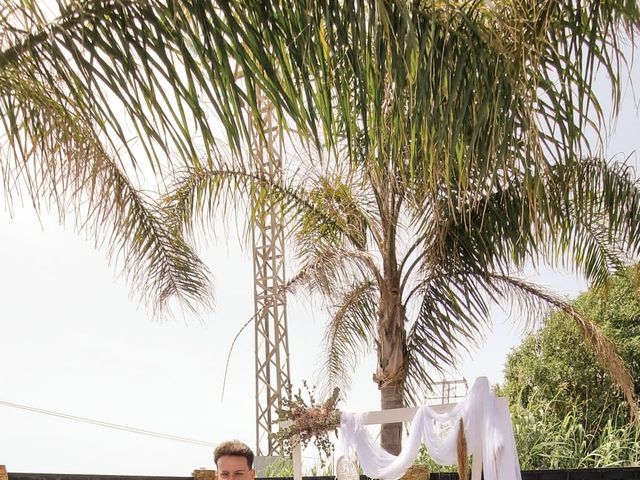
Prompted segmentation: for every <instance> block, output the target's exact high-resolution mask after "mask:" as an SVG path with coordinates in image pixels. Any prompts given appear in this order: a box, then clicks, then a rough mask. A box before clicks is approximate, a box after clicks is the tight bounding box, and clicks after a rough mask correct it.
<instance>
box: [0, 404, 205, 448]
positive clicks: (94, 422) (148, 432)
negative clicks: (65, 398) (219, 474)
mask: <svg viewBox="0 0 640 480" xmlns="http://www.w3.org/2000/svg"><path fill="white" fill-rule="evenodd" d="M0 405H2V406H5V407H12V408H18V409H20V410H27V411H29V412H35V413H40V414H42V415H50V416H52V417H58V418H64V419H66V420H74V421H76V422H83V423H89V424H91V425H97V426H99V427H105V428H112V429H114V430H121V431H124V432H129V433H137V434H139V435H147V436H149V437H155V438H164V439H165V440H173V441H174V442H183V443H190V444H192V445H199V446H201V447H215V446H216V444H215V443H211V442H205V441H203V440H196V439H193V438H187V437H180V436H178V435H171V434H168V433H159V432H153V431H151V430H143V429H141V428H135V427H128V426H126V425H118V424H117V423H109V422H103V421H101V420H94V419H92V418H85V417H78V416H76V415H69V414H67V413H60V412H54V411H51V410H43V409H41V408H35V407H30V406H29V405H21V404H19V403H11V402H4V401H2V400H0Z"/></svg>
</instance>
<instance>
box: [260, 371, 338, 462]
mask: <svg viewBox="0 0 640 480" xmlns="http://www.w3.org/2000/svg"><path fill="white" fill-rule="evenodd" d="M303 386H304V388H305V389H306V391H307V394H308V396H309V401H308V402H307V401H305V399H304V398H303V396H302V392H301V391H300V390H298V393H297V394H294V395H293V396H292V397H291V398H285V399H283V401H282V408H281V409H279V410H278V412H277V413H278V422H286V421H287V420H288V421H290V422H291V423H290V424H288V425H287V426H284V427H280V430H279V431H278V432H276V433H273V434H272V435H273V438H274V439H275V440H276V441H278V442H279V443H280V444H281V445H282V448H283V450H284V453H285V454H287V455H291V452H292V451H293V449H294V447H296V446H297V445H298V444H299V445H301V446H302V447H303V448H304V447H306V446H307V445H308V444H309V443H310V442H311V441H312V440H313V444H314V445H315V446H316V448H317V449H318V453H319V454H320V462H321V465H322V466H323V467H324V464H325V462H326V459H328V458H329V457H330V456H331V454H332V453H333V449H334V448H333V443H332V442H331V440H330V439H329V433H330V432H332V431H333V432H334V433H335V434H336V435H337V434H338V427H339V426H340V411H339V410H338V409H336V404H337V403H338V399H339V396H340V389H339V388H335V389H334V390H333V393H332V394H331V396H330V397H329V398H328V399H327V400H326V401H325V402H323V403H321V404H318V403H316V400H315V397H314V390H310V389H309V387H308V386H307V382H306V381H304V382H303Z"/></svg>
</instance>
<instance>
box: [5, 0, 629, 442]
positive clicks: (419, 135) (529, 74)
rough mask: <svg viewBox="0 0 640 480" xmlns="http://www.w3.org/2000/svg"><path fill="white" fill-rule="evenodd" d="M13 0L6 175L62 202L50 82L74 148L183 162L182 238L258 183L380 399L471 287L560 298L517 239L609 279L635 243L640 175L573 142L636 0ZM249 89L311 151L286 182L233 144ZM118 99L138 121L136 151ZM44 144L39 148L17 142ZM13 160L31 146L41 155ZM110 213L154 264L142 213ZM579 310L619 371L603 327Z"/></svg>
mask: <svg viewBox="0 0 640 480" xmlns="http://www.w3.org/2000/svg"><path fill="white" fill-rule="evenodd" d="M5 3H7V5H8V6H7V7H6V8H5V9H3V10H2V11H1V14H0V20H1V21H2V22H3V23H2V26H3V34H5V37H4V38H3V41H5V42H6V41H8V44H4V45H3V49H2V51H1V52H0V72H1V73H0V88H2V90H1V91H0V98H2V99H3V101H2V112H1V113H2V115H3V118H4V119H5V121H6V122H8V123H5V133H6V134H7V136H8V139H9V141H10V145H11V146H12V147H13V150H12V151H13V155H14V158H15V159H16V161H15V162H14V164H15V165H18V166H17V167H15V168H6V167H5V168H3V179H4V180H5V183H8V182H13V179H14V178H20V179H24V178H26V179H27V181H28V182H34V183H33V185H37V186H38V188H35V189H34V190H33V191H29V193H30V195H31V196H32V197H33V198H40V197H39V196H40V193H41V191H42V189H43V188H44V185H49V186H50V188H47V189H46V193H47V194H52V195H53V196H54V197H53V198H54V199H56V200H57V199H58V196H57V195H58V192H60V191H61V190H60V188H58V184H57V183H55V182H54V183H51V182H49V183H46V184H45V183H43V182H42V181H41V180H42V179H44V178H47V177H44V176H42V170H41V169H40V168H39V167H40V166H41V164H42V163H43V162H44V160H45V159H52V163H51V165H53V166H54V167H55V168H53V167H52V169H53V170H54V171H56V172H57V171H61V170H60V169H59V167H58V165H61V164H63V163H64V162H66V161H67V160H66V157H73V155H67V154H68V153H69V152H67V151H65V152H64V153H65V155H64V156H65V158H62V156H63V155H58V156H50V155H49V154H48V151H47V150H44V148H45V146H46V145H56V142H55V141H54V137H52V136H51V135H52V134H51V132H52V131H57V129H58V128H59V126H58V125H57V124H56V125H54V124H52V123H50V122H51V121H52V118H55V115H54V116H53V117H52V116H51V113H50V112H49V111H47V110H41V111H38V112H39V115H36V116H32V115H31V109H33V108H35V107H32V105H36V106H38V108H41V107H39V105H40V104H39V103H35V104H34V103H33V102H34V101H35V100H37V99H39V98H41V99H50V100H52V102H53V104H54V106H55V107H54V108H53V110H54V111H55V112H59V111H61V112H64V118H63V120H64V121H65V122H67V123H70V122H71V120H73V121H74V122H75V123H76V124H78V125H83V126H84V128H83V129H82V131H87V132H89V133H90V135H91V136H90V137H88V138H91V139H92V140H91V141H89V142H86V141H85V140H84V137H82V136H79V134H77V132H76V131H75V130H72V131H71V134H73V135H74V136H73V137H70V138H73V139H74V143H73V146H74V150H73V151H74V152H75V151H76V150H75V148H79V147H81V146H83V145H86V144H89V145H93V144H98V145H100V146H102V147H108V148H104V150H106V151H108V152H109V157H111V156H112V157H113V160H114V161H115V163H114V165H122V164H127V165H131V164H133V165H138V164H140V163H141V160H140V159H139V158H138V157H142V158H146V159H148V161H149V162H148V163H150V164H151V165H153V166H154V167H155V168H156V169H159V168H160V166H161V165H162V164H163V161H164V159H165V157H169V158H170V160H171V162H172V165H174V166H176V165H182V166H183V168H184V169H185V176H184V177H183V178H182V180H181V181H180V182H179V183H178V184H177V187H176V189H175V192H174V193H173V194H172V195H171V196H170V200H171V203H170V206H171V208H172V212H173V214H174V217H175V219H177V220H178V221H179V222H180V223H179V224H176V225H169V226H168V227H166V228H167V230H166V231H167V232H168V233H167V235H168V237H166V238H171V239H172V240H171V242H173V241H175V242H176V244H178V245H181V248H187V247H186V244H185V243H184V242H182V240H181V237H180V235H179V228H180V227H182V226H187V227H188V226H189V225H191V222H192V221H193V219H194V213H196V211H198V210H201V209H203V208H204V209H211V210H213V209H214V207H215V206H217V205H218V204H220V202H222V203H223V204H225V203H226V202H227V201H230V200H231V198H232V197H233V193H232V192H236V193H237V192H240V193H245V194H246V196H245V198H247V199H249V200H251V199H255V198H263V197H260V195H264V194H268V195H270V198H271V199H273V201H279V202H281V204H282V205H283V209H284V210H283V212H284V213H285V214H286V215H287V216H288V218H289V220H290V235H291V237H290V238H291V239H293V240H296V241H297V244H298V245H299V250H298V252H297V253H298V254H299V260H300V261H301V262H302V270H301V272H300V275H299V276H298V277H295V278H296V279H297V281H298V282H299V283H304V284H307V285H308V286H310V287H311V288H317V289H318V290H319V291H320V292H321V293H323V294H325V295H328V296H330V298H332V299H333V301H332V302H333V303H336V304H337V307H338V308H337V310H336V311H335V315H334V317H333V320H332V322H331V323H330V332H333V333H332V334H331V335H330V336H329V338H330V339H331V341H332V342H333V343H332V344H330V346H333V350H332V351H334V352H335V353H336V355H331V356H330V357H329V358H328V363H329V365H330V367H331V369H332V371H333V372H334V373H339V372H340V363H339V361H338V360H339V354H340V353H341V352H343V353H347V352H351V351H352V349H351V347H350V346H349V345H351V344H350V343H349V342H353V343H354V347H355V346H357V345H362V343H361V342H360V341H359V340H361V341H365V342H369V343H368V345H370V346H371V345H372V344H373V346H374V348H376V350H377V352H378V369H377V372H376V374H375V379H376V382H377V383H378V385H379V387H380V389H381V401H382V406H383V408H391V407H398V406H402V405H404V402H405V396H407V395H408V396H410V395H411V393H412V392H414V390H415V385H416V383H411V382H419V381H428V380H429V377H428V370H427V366H428V365H435V366H438V365H441V364H446V363H447V362H450V361H451V355H452V352H453V351H454V348H455V347H456V346H457V345H459V344H460V342H462V340H463V339H464V338H467V337H469V338H472V337H475V336H476V335H477V332H478V331H479V329H480V328H481V327H482V324H483V321H484V320H486V316H487V301H488V300H487V299H486V298H485V297H484V296H483V295H482V293H483V292H484V293H488V294H489V295H490V296H496V295H499V294H504V293H509V292H515V293H525V294H526V296H525V297H523V298H527V299H528V298H541V299H542V300H545V301H551V302H555V303H556V304H558V305H560V303H559V301H558V300H557V299H554V298H553V297H552V296H551V295H549V294H545V293H543V292H540V291H539V290H538V289H536V288H535V287H534V286H532V285H529V284H526V283H525V282H523V281H521V280H517V279H514V278H513V273H514V272H515V271H517V268H519V266H521V265H522V264H523V263H524V262H525V261H526V260H529V259H533V260H534V261H539V260H542V259H547V260H549V259H551V260H553V259H555V258H558V257H559V258H562V259H564V261H566V262H569V263H571V264H573V265H575V267H576V268H578V269H579V270H580V271H582V272H583V273H584V274H585V275H586V276H587V277H588V278H589V279H590V280H595V281H601V280H602V279H603V278H605V277H606V275H607V273H608V272H609V271H610V270H611V269H612V268H614V267H615V266H616V265H617V264H618V263H619V260H618V258H619V257H621V256H622V255H621V254H620V253H619V252H618V250H620V251H621V252H622V253H625V254H635V253H637V249H638V238H640V236H639V235H637V234H638V223H637V220H636V219H637V218H639V217H638V215H637V213H638V212H637V210H638V208H639V205H640V202H638V189H637V185H636V184H635V183H634V181H633V179H632V178H631V177H630V176H629V174H628V172H626V171H625V170H624V169H623V168H622V167H620V168H616V167H610V166H608V165H607V164H606V163H605V162H603V161H599V160H596V159H593V158H592V157H591V151H590V149H589V145H588V143H587V142H586V132H587V131H588V130H589V129H590V128H591V129H593V130H594V131H596V132H597V131H598V129H599V128H600V127H602V126H603V120H604V118H603V113H602V108H601V105H600V99H599V98H598V97H597V96H596V95H595V92H594V90H593V79H594V75H595V72H596V70H597V69H598V68H599V69H601V70H602V71H604V72H606V73H607V75H608V76H609V78H610V80H611V92H612V95H611V97H612V101H613V104H614V107H617V106H618V104H619V102H620V78H621V76H622V73H621V71H622V69H624V67H625V62H626V59H625V57H624V55H623V54H622V50H621V48H622V47H621V43H620V42H622V41H623V39H624V38H625V34H629V35H630V34H632V33H633V32H635V31H636V30H637V29H638V26H639V25H640V13H639V12H638V7H637V4H636V3H635V2H634V1H624V2H623V1H621V2H595V1H587V2H573V1H572V0H545V1H541V2H540V1H533V0H532V1H524V2H510V1H507V0H505V1H494V2H481V1H477V2H463V1H461V2H441V1H439V0H423V1H415V2H396V1H384V0H381V1H376V2H365V1H354V0H343V1H340V2H336V1H328V0H303V1H298V0H296V1H293V0H280V1H278V2H263V1H261V0H244V1H238V2H226V1H215V0H191V1H187V0H170V1H161V0H145V1H143V2H140V1H139V0H117V1H116V0H76V1H71V0H69V1H68V2H60V5H61V6H60V12H59V15H57V16H56V17H55V19H54V20H52V21H47V20H45V19H44V17H45V16H44V15H43V14H42V13H38V12H36V13H34V12H35V11H36V10H37V7H35V6H34V3H36V2H31V1H27V0H13V1H11V2H5ZM16 18H18V19H19V21H16V20H15V19H16ZM5 39H8V40H5ZM238 69H241V70H242V72H243V75H244V84H243V85H240V84H239V83H238V82H237V81H236V72H237V71H238ZM19 82H24V84H25V85H27V87H28V88H26V89H25V92H23V93H24V95H23V96H20V95H19V94H18V93H19V92H18V90H17V89H18V87H17V85H19ZM40 86H44V87H43V88H46V90H45V93H43V94H42V95H39V94H37V92H38V90H37V88H40ZM36 87H37V88H36ZM258 90H260V91H262V92H265V94H266V96H267V97H268V98H269V99H270V101H271V102H272V103H273V104H274V106H275V108H276V113H277V115H278V118H279V119H280V122H281V127H282V131H283V132H289V133H290V135H292V136H295V137H296V138H299V139H300V140H301V142H302V144H303V145H304V146H305V147H307V150H308V151H310V152H313V155H314V157H315V156H316V155H317V156H318V158H317V159H315V164H316V166H317V167H318V169H316V170H315V173H316V174H317V175H316V177H315V180H316V182H317V183H310V181H309V179H310V178H314V177H313V175H312V173H313V172H314V171H313V170H309V171H305V172H306V173H307V177H305V179H300V178H299V177H294V178H292V179H290V181H289V182H286V183H282V182H275V181H274V180H273V179H270V178H264V177H262V176H261V174H260V173H259V172H256V171H253V170H252V169H251V168H250V167H249V166H248V165H246V162H244V161H242V158H243V145H244V144H245V143H246V141H247V140H248V135H249V134H248V128H247V118H246V117H245V115H243V112H244V111H249V112H250V115H251V116H252V117H253V119H254V120H256V121H257V122H258V125H260V118H259V105H258V100H257V98H258V95H257V94H256V92H257V91H258ZM34 91H35V93H34ZM45 103H46V102H45ZM47 105H48V104H47ZM12 119H18V120H12ZM34 119H35V120H34ZM40 119H42V120H40ZM122 119H128V120H129V122H130V123H131V125H132V126H133V128H134V129H135V130H136V138H137V141H138V142H139V144H140V146H141V148H139V149H138V150H135V149H134V148H132V147H130V138H129V137H128V134H127V133H126V132H125V131H123V129H122V127H121V120H122ZM12 121H13V122H14V123H11V122H12ZM15 122H17V123H15ZM218 122H219V123H218ZM218 124H221V125H222V127H223V129H224V132H225V135H226V139H225V142H226V143H228V144H229V145H230V147H231V156H230V158H229V159H226V158H225V157H224V156H223V155H222V154H221V150H220V148H219V146H220V141H218V140H217V139H216V134H215V133H216V125H218ZM63 131H64V130H63ZM14 132H23V134H24V137H20V136H19V135H14ZM71 134H70V135H71ZM87 135H89V134H87ZM21 138H24V140H23V141H21V140H20V139H21ZM42 138H46V139H48V140H49V142H44V141H42V140H41V139H42ZM98 142H99V143H98ZM34 145H35V146H37V148H36V149H35V150H37V151H39V152H41V153H42V152H45V153H44V155H43V156H42V155H41V157H42V158H40V157H37V156H33V155H31V156H29V155H26V156H25V155H24V154H25V152H31V151H32V148H31V147H32V146H34ZM49 148H52V147H49ZM52 151H55V150H52ZM140 151H141V153H140ZM104 157H105V156H104V155H103V157H102V158H104ZM24 158H31V159H32V160H33V162H32V163H33V164H34V165H36V167H35V168H34V170H33V171H32V173H31V174H28V173H27V174H25V173H24V172H25V171H27V172H28V171H29V170H25V169H24V167H23V166H22V165H23V164H22V163H21V162H22V159H24ZM27 163H28V162H26V163H24V165H27ZM78 165H80V166H85V165H91V164H90V163H87V162H85V160H84V156H83V157H82V158H81V159H79V160H78V161H77V162H76V164H70V168H69V169H68V170H69V171H70V172H71V173H74V172H75V171H76V170H77V169H78ZM80 170H81V171H84V170H83V169H80ZM99 170H100V169H98V171H99ZM7 171H8V172H12V173H11V174H7V173H6V172H7ZM95 171H96V168H91V167H87V170H86V172H87V174H88V175H89V176H88V177H83V176H80V177H79V178H80V179H81V180H80V181H79V183H78V184H75V185H74V187H71V188H69V189H63V190H62V191H65V192H67V193H69V194H71V195H74V194H75V192H76V191H78V189H77V188H76V187H77V186H80V187H84V188H82V189H81V191H82V192H84V193H85V194H91V193H93V192H94V191H93V190H92V189H91V186H92V185H93V183H94V181H93V179H94V178H95V177H93V176H92V175H93V172H95ZM169 172H171V170H169ZM63 177H64V178H67V176H66V174H65V175H64V176H63ZM106 178H109V179H111V178H112V177H106ZM7 179H9V180H7ZM29 184H30V183H29ZM106 184H108V185H110V184H111V183H109V182H107V183H106ZM225 193H228V194H229V195H228V196H224V195H223V194H225ZM256 196H257V197H256ZM92 198H93V197H92ZM97 198H100V197H97ZM118 198H119V197H118V194H116V193H115V192H113V194H112V196H111V199H112V200H113V199H118ZM96 201H97V200H96ZM107 204H110V205H116V206H117V205H120V204H119V202H116V201H111V202H110V203H107ZM113 208H115V207H113ZM99 211H101V212H112V210H111V209H109V208H107V209H106V210H104V209H103V210H99ZM113 211H116V210H113ZM94 218H95V219H96V220H97V221H98V225H99V226H102V225H104V223H103V220H102V219H103V216H102V215H98V216H97V217H94ZM127 225H128V223H127ZM134 231H135V232H136V235H134V236H133V237H130V236H129V235H130V234H131V233H132V232H134ZM123 233H124V234H125V236H126V237H127V238H135V239H136V241H140V242H141V243H140V244H141V245H142V248H141V249H140V250H139V251H140V252H142V253H143V254H144V255H147V254H149V255H150V256H148V257H144V256H143V258H145V259H146V260H148V262H147V265H157V263H156V261H157V260H158V259H157V258H156V255H155V252H157V248H156V247H155V246H153V245H151V246H150V245H148V244H147V243H146V242H145V240H144V239H145V238H146V237H145V234H146V232H145V231H142V230H138V229H131V230H128V231H126V230H125V231H123ZM140 239H143V240H140ZM171 242H169V243H171ZM154 245H155V244H154ZM186 251H187V250H185V252H186ZM188 252H189V254H188V255H185V256H183V257H182V258H183V260H181V261H180V262H175V263H174V268H170V269H169V270H168V271H169V272H170V273H171V272H173V273H174V274H176V275H179V274H182V273H185V272H186V273H187V274H189V275H186V278H191V280H185V282H186V284H187V285H189V288H190V290H189V291H190V292H193V294H194V295H196V293H195V292H199V291H200V287H201V286H202V285H203V284H204V283H203V282H201V281H200V280H197V281H193V278H194V277H193V276H192V275H191V274H190V272H192V271H193V272H197V269H196V268H193V267H194V265H197V262H196V261H195V259H194V258H193V257H191V256H190V255H191V254H190V251H188ZM132 260H137V258H133V259H132ZM131 263H133V262H131ZM157 271H158V272H159V273H161V274H164V272H165V270H164V269H159V270H157ZM169 276H171V275H169ZM158 278H160V277H158ZM195 278H198V277H195ZM173 291H177V290H176V289H174V290H173ZM167 292H168V293H171V291H167ZM338 294H340V295H341V297H340V298H341V299H338V300H336V298H337V297H336V296H335V295H338ZM160 298H164V296H163V295H160ZM412 302H415V307H412ZM374 312H375V313H374ZM574 317H575V318H576V320H577V321H578V322H579V323H580V322H581V319H580V317H579V315H577V314H575V315H574ZM582 325H583V329H584V330H585V332H586V334H587V336H588V337H589V338H590V339H591V340H592V341H593V343H594V344H595V345H596V348H598V349H599V351H600V352H601V353H603V352H607V355H608V359H609V360H610V361H611V362H610V363H611V366H612V369H613V370H614V372H615V373H616V375H617V376H616V378H618V380H619V381H620V383H621V384H622V385H623V386H624V388H627V387H628V378H626V377H624V375H623V374H622V373H621V372H623V371H624V370H623V369H622V367H621V364H620V363H619V360H618V358H617V357H615V356H614V354H613V353H612V352H613V349H612V348H611V345H610V344H608V343H606V340H604V339H603V338H602V336H600V335H599V334H598V332H597V330H594V328H593V326H592V325H590V324H588V323H586V322H582ZM341 349H342V350H341ZM407 380H408V381H409V382H410V383H408V384H407ZM627 392H628V390H627ZM383 432H384V433H383V439H382V443H383V445H384V446H385V447H386V448H387V449H389V450H390V451H395V452H397V451H398V450H399V448H400V439H399V429H398V428H397V426H396V427H394V426H390V427H385V428H383Z"/></svg>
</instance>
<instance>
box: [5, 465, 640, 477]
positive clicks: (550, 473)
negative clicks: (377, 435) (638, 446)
mask: <svg viewBox="0 0 640 480" xmlns="http://www.w3.org/2000/svg"><path fill="white" fill-rule="evenodd" d="M303 478H304V479H305V480H335V477H327V476H324V477H307V476H305V477H303ZM9 480H193V478H192V477H151V476H149V477H143V476H136V475H72V474H64V473H17V472H16V473H12V472H9ZM257 480H267V479H260V478H259V479H257ZM271 480H273V479H271ZM279 480H293V477H281V478H280V479H279ZM360 480H370V479H368V478H367V477H365V476H364V475H363V476H361V477H360ZM429 480H458V474H457V473H432V474H431V475H430V479H429ZM522 480H640V467H629V468H594V469H584V470H525V471H523V472H522Z"/></svg>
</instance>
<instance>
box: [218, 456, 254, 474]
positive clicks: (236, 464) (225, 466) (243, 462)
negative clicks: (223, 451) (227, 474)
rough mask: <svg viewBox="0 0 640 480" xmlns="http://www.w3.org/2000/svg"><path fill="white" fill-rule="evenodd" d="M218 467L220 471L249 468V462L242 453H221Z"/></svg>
mask: <svg viewBox="0 0 640 480" xmlns="http://www.w3.org/2000/svg"><path fill="white" fill-rule="evenodd" d="M218 469H219V470H220V471H230V470H233V471H236V472H237V471H242V470H249V462H248V461H247V459H246V458H245V457H243V456H242V455H222V456H221V457H220V458H219V459H218Z"/></svg>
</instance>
